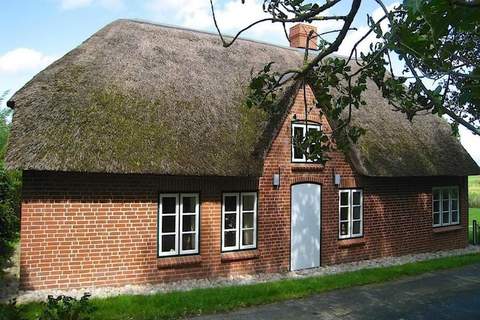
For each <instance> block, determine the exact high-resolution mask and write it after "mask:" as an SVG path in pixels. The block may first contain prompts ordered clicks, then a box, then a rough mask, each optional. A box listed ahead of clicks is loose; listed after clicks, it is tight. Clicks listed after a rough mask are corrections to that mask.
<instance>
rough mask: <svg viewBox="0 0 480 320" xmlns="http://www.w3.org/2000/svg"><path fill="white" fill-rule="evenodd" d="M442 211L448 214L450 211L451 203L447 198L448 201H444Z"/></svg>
mask: <svg viewBox="0 0 480 320" xmlns="http://www.w3.org/2000/svg"><path fill="white" fill-rule="evenodd" d="M442 210H443V212H445V211H447V212H448V210H449V201H448V198H447V200H443V201H442Z"/></svg>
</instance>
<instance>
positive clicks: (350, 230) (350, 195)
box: [338, 189, 363, 239]
mask: <svg viewBox="0 0 480 320" xmlns="http://www.w3.org/2000/svg"><path fill="white" fill-rule="evenodd" d="M355 192H358V193H360V204H356V205H354V204H353V193H355ZM342 193H346V194H348V204H347V205H342ZM354 207H360V219H354V218H353V208H354ZM341 208H348V219H347V220H341V219H342V217H341ZM342 222H348V233H347V234H344V235H342V229H341V224H342ZM354 222H360V232H359V233H353V223H354ZM359 237H363V190H362V189H342V190H339V191H338V238H339V239H350V238H359Z"/></svg>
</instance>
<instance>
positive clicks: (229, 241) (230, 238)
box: [224, 231, 237, 247]
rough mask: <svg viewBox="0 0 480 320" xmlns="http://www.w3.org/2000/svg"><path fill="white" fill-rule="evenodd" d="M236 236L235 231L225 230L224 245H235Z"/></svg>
mask: <svg viewBox="0 0 480 320" xmlns="http://www.w3.org/2000/svg"><path fill="white" fill-rule="evenodd" d="M236 237H237V232H236V231H225V241H224V242H225V247H235V245H236Z"/></svg>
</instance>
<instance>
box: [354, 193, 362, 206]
mask: <svg viewBox="0 0 480 320" xmlns="http://www.w3.org/2000/svg"><path fill="white" fill-rule="evenodd" d="M360 194H361V193H360V192H358V191H354V192H353V203H352V204H353V205H360Z"/></svg>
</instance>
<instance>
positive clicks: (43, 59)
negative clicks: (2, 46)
mask: <svg viewBox="0 0 480 320" xmlns="http://www.w3.org/2000/svg"><path fill="white" fill-rule="evenodd" d="M54 60H55V57H52V56H48V55H45V54H43V53H42V52H39V51H36V50H33V49H29V48H17V49H14V50H11V51H9V52H7V53H5V54H3V55H0V75H3V74H16V73H21V72H31V71H38V70H41V69H43V68H45V67H46V66H47V65H49V64H50V63H52V62H53V61H54Z"/></svg>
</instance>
